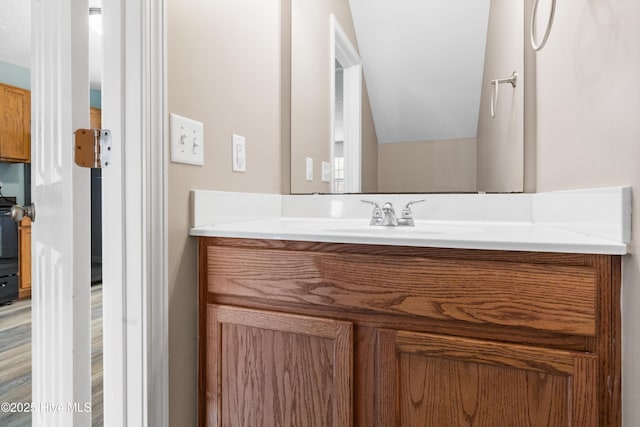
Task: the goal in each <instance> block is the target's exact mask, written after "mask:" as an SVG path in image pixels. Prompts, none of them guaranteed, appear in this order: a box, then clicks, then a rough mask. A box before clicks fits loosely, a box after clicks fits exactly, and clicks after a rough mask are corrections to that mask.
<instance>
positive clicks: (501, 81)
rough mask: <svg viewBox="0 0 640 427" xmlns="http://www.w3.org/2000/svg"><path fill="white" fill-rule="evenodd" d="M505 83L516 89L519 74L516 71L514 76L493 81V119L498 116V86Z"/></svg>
mask: <svg viewBox="0 0 640 427" xmlns="http://www.w3.org/2000/svg"><path fill="white" fill-rule="evenodd" d="M505 83H509V84H511V86H512V87H514V88H515V87H516V85H517V83H518V73H516V72H515V71H514V72H513V74H511V77H505V78H504V79H495V80H491V118H494V117H495V116H496V105H497V104H498V86H500V85H501V84H505Z"/></svg>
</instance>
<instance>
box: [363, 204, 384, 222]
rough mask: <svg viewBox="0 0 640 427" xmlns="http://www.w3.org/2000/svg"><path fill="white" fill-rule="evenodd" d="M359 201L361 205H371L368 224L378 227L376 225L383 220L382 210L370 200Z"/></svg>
mask: <svg viewBox="0 0 640 427" xmlns="http://www.w3.org/2000/svg"><path fill="white" fill-rule="evenodd" d="M360 201H361V202H362V203H369V204H370V205H373V212H371V221H370V222H369V225H378V223H379V222H381V221H382V218H383V215H382V209H380V205H379V204H378V202H374V201H371V200H360Z"/></svg>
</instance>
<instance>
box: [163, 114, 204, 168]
mask: <svg viewBox="0 0 640 427" xmlns="http://www.w3.org/2000/svg"><path fill="white" fill-rule="evenodd" d="M170 123H171V161H172V162H175V163H188V164H191V165H200V166H202V164H203V163H204V147H203V143H204V125H203V124H202V122H197V121H195V120H191V119H188V118H186V117H182V116H179V115H177V114H171V117H170Z"/></svg>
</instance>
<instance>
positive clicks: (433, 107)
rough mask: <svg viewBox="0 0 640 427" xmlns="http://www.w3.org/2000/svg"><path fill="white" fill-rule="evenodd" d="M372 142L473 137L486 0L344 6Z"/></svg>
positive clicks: (373, 1) (384, 0) (361, 1)
mask: <svg viewBox="0 0 640 427" xmlns="http://www.w3.org/2000/svg"><path fill="white" fill-rule="evenodd" d="M349 4H350V7H351V13H352V16H353V21H354V25H355V29H356V36H357V39H358V47H359V50H360V56H361V58H362V63H363V72H364V77H365V81H366V84H367V90H368V92H369V97H370V102H371V108H372V111H373V118H374V121H375V128H376V133H377V136H378V142H380V143H391V142H405V141H424V140H428V141H430V140H442V139H455V138H471V137H475V136H476V133H477V127H478V114H479V108H480V95H481V86H482V77H483V69H484V54H485V43H486V38H487V26H488V22H489V7H490V0H393V1H389V0H349Z"/></svg>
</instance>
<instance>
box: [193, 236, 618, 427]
mask: <svg viewBox="0 0 640 427" xmlns="http://www.w3.org/2000/svg"><path fill="white" fill-rule="evenodd" d="M199 241H200V254H199V262H200V266H199V267H200V269H199V272H200V273H199V274H200V298H201V302H202V304H201V306H203V305H204V306H206V304H207V303H215V304H226V305H234V306H241V307H247V308H253V309H261V310H269V311H276V312H282V313H297V314H301V315H307V316H315V317H323V318H331V319H336V320H342V321H347V322H352V323H353V324H354V338H355V341H354V345H355V349H354V355H355V365H354V366H355V372H354V393H355V394H354V407H353V410H354V414H355V416H354V423H355V425H359V426H370V425H382V426H397V425H400V424H398V423H397V422H398V421H397V420H396V418H394V417H395V416H396V414H397V413H398V411H399V409H398V408H399V407H400V406H399V405H400V401H399V400H398V401H396V402H395V403H393V404H391V405H387V406H386V407H380V405H378V404H377V402H379V399H380V393H382V391H385V392H386V391H389V390H395V387H396V384H401V383H400V382H399V380H398V375H399V374H400V373H401V370H399V369H398V368H397V366H400V365H399V364H400V363H401V362H402V363H407V364H409V365H406V366H413V365H411V363H418V362H415V361H414V360H413V359H416V360H421V359H422V358H423V356H421V355H420V354H419V352H418V353H417V354H416V353H414V352H406V353H397V354H398V355H396V349H395V345H396V334H397V333H398V332H399V331H407V332H422V333H428V334H431V335H447V336H449V337H451V338H470V339H475V340H479V341H482V342H483V343H484V342H486V341H489V342H491V344H490V345H489V346H486V345H485V346H484V348H485V350H486V351H487V352H488V354H484V353H480V354H476V353H474V354H476V356H477V357H478V359H472V360H462V359H455V358H454V359H450V358H440V359H437V360H436V361H437V363H444V362H442V361H448V362H447V363H449V362H451V363H452V364H453V366H454V367H456V369H458V367H459V366H460V364H461V363H468V364H471V366H475V365H477V366H478V367H482V369H485V367H486V366H489V367H491V368H492V369H498V368H499V369H504V370H505V372H507V373H509V372H511V370H516V371H517V372H526V375H527V376H526V378H527V379H526V381H527V384H529V387H531V391H528V393H534V394H535V393H541V394H539V396H540V397H539V398H537V401H538V403H539V406H534V405H533V403H532V402H530V406H529V408H530V409H531V410H532V411H533V410H534V409H535V410H539V411H540V413H539V414H534V413H531V414H529V417H530V418H531V419H532V420H534V421H533V422H534V424H532V425H553V424H544V422H543V421H542V420H544V419H546V418H545V416H544V414H545V413H549V412H550V411H551V412H554V411H556V410H555V409H553V408H555V406H553V405H554V404H555V403H554V402H555V400H556V399H555V398H554V402H551V401H550V400H549V399H548V396H553V395H554V393H556V392H557V393H558V394H559V395H562V392H561V391H558V390H561V389H562V387H565V388H566V385H567V384H569V383H567V381H569V380H568V378H570V379H571V380H570V381H569V382H570V383H571V384H570V385H571V387H572V390H573V391H574V392H576V393H579V394H581V395H583V399H582V400H580V401H575V402H574V404H573V405H572V408H573V409H572V410H571V412H570V413H569V412H566V411H565V412H563V413H566V414H569V415H567V417H568V418H567V420H569V421H567V423H570V424H564V425H598V426H600V427H620V426H621V373H620V366H621V357H620V353H621V335H620V321H621V320H620V284H621V277H620V274H621V257H619V256H608V255H585V254H554V253H535V252H509V251H484V250H483V251H480V250H461V249H460V250H459V249H435V248H415V247H395V246H394V247H392V246H376V245H352V244H334V243H318V242H290V241H272V240H253V239H233V238H200V239H199ZM212 247H216V248H219V249H220V248H224V249H225V250H226V249H233V250H237V251H240V252H245V251H246V252H245V254H244V255H243V256H241V257H240V258H239V259H243V260H246V261H248V262H245V263H238V264H236V266H235V267H233V268H231V267H230V266H229V265H226V266H225V264H224V262H220V263H219V264H217V265H216V267H215V271H212V269H211V265H210V261H211V248H212ZM265 252H267V253H269V255H268V256H263V255H264V253H265ZM220 254H224V255H228V254H229V252H225V251H222V252H218V253H217V255H216V256H218V255H220ZM278 257H280V260H279V261H278V262H275V263H273V262H272V261H274V260H277V258H278ZM299 257H300V258H299ZM361 257H365V258H367V257H369V260H368V262H365V263H364V264H362V263H360V262H359V261H360V259H361ZM387 258H391V259H393V260H394V262H392V263H379V262H377V261H378V260H380V259H387ZM300 259H304V262H302V263H300V262H299V260H300ZM340 259H341V260H340ZM252 260H253V261H252ZM334 260H337V261H335V262H336V263H338V264H337V265H338V267H337V268H334V267H332V265H333V264H334ZM396 260H398V262H395V261H396ZM424 260H427V261H429V264H428V265H429V269H427V270H429V271H430V270H431V267H432V266H435V268H439V270H436V271H439V272H438V274H439V275H440V276H439V277H440V278H443V277H446V274H447V267H446V266H448V267H450V268H451V269H455V268H457V267H458V266H459V265H463V266H466V267H469V266H475V268H477V269H478V270H483V269H484V270H485V275H484V276H483V275H482V274H480V275H479V277H481V280H484V281H485V282H486V283H488V284H489V285H491V284H493V283H495V282H496V281H497V282H498V283H502V284H503V286H504V285H505V283H506V281H505V277H507V279H506V280H507V281H508V280H511V282H510V283H512V285H513V286H514V288H518V287H519V286H521V285H522V283H524V284H525V285H527V286H528V289H529V290H530V292H531V293H530V295H528V296H526V297H527V298H530V299H533V298H534V296H535V295H536V294H537V296H538V297H539V298H540V301H541V303H540V304H542V305H544V307H548V306H547V305H546V304H550V305H551V306H552V307H555V308H552V310H557V311H561V310H563V309H566V310H567V311H569V312H573V311H574V310H575V307H574V300H575V298H574V295H578V298H577V299H578V300H579V302H578V305H579V306H583V308H584V307H589V309H588V310H587V311H588V312H589V313H590V314H589V315H588V316H590V317H591V319H592V326H589V328H592V329H591V332H590V333H589V334H580V333H578V332H576V331H577V329H576V328H575V327H573V329H571V327H570V328H569V329H567V328H566V327H564V326H563V327H562V328H555V329H554V327H553V326H552V327H551V329H554V330H549V329H541V328H540V326H539V325H536V326H535V327H532V325H531V324H530V323H529V322H526V321H522V322H521V323H518V324H517V325H516V324H514V322H511V323H510V322H506V323H509V324H500V323H495V321H493V320H490V321H487V320H486V319H480V320H481V321H480V322H478V321H477V320H478V318H477V317H476V314H475V313H471V314H468V313H466V312H464V311H461V312H460V313H462V314H463V315H458V314H455V315H451V313H458V312H456V311H455V310H454V311H451V309H450V308H451V307H450V306H447V307H445V309H444V310H441V311H437V310H436V311H435V312H436V313H437V315H436V316H438V317H425V316H422V315H416V314H415V313H414V312H413V310H412V309H411V310H409V309H405V308H406V306H404V301H402V300H401V299H400V298H399V299H397V301H394V302H393V304H392V306H391V308H390V306H388V305H387V304H386V302H384V301H382V303H380V299H377V297H378V296H380V295H378V294H375V291H376V289H379V288H380V280H379V279H380V278H382V282H383V283H384V284H385V286H387V288H388V289H391V293H393V292H397V291H398V289H397V288H398V284H399V285H400V288H401V289H405V290H406V289H411V290H413V289H417V288H418V286H417V283H420V284H421V286H423V284H424V283H427V284H429V283H434V280H435V279H433V278H432V279H430V280H431V281H429V279H428V280H425V281H421V280H418V279H415V280H414V282H415V283H414V282H411V283H412V284H411V285H410V286H407V285H406V283H405V282H404V281H402V280H398V277H400V278H403V277H405V276H402V274H404V273H402V272H403V268H404V266H409V267H411V265H415V264H422V263H423V262H424ZM340 262H341V263H342V264H340ZM207 264H209V265H207ZM376 265H377V266H378V269H379V270H385V271H383V272H382V273H381V274H377V275H376V274H375V273H373V274H372V272H373V271H375V266H376ZM424 265H427V264H424ZM438 265H439V267H438ZM523 266H524V267H525V268H524V269H522V267H523ZM276 267H277V268H276ZM301 267H302V268H301ZM363 267H364V268H363ZM391 267H394V268H391ZM400 267H401V268H400ZM485 267H488V269H487V268H485ZM270 268H273V269H277V270H278V271H277V273H276V274H274V275H270V274H265V272H269V269H270ZM233 269H235V270H236V272H241V273H238V274H235V273H233V272H231V273H229V274H227V272H228V271H229V270H233ZM398 271H400V272H401V273H402V274H400V275H395V273H397V272H398ZM471 271H472V269H470V270H468V271H467V273H468V274H473V273H472V272H471ZM488 271H491V272H494V273H496V272H497V274H494V275H493V276H492V275H491V274H489V273H487V272H488ZM530 271H534V272H535V274H534V275H531V276H529V272H530ZM309 272H312V274H311V275H309ZM546 272H552V273H553V274H552V276H551V277H552V283H554V285H553V286H555V283H559V286H560V287H561V288H562V286H563V283H564V288H563V289H564V291H563V292H564V294H565V295H564V298H563V297H562V296H561V295H558V293H559V292H558V291H557V289H556V292H555V293H554V292H553V291H551V292H547V290H548V288H547V287H548V286H549V281H548V280H547V279H548V277H547V276H546V274H545V273H546ZM212 273H213V274H212ZM574 273H576V274H574ZM563 274H564V275H565V277H561V276H562V275H563ZM357 276H361V277H365V278H367V280H362V279H358V278H356V277H357ZM417 276H421V277H422V276H427V274H426V273H424V274H422V275H420V274H418V275H417ZM310 277H311V279H310ZM454 277H457V276H456V275H455V274H454ZM534 277H535V279H533V278H534ZM345 278H346V280H344V279H345ZM528 278H531V279H532V280H531V281H529V280H528ZM369 279H370V280H369ZM490 279H492V280H490ZM212 280H213V281H212ZM536 280H537V281H538V284H542V285H543V286H539V287H536V286H535V285H534V284H533V283H534V282H535V281H536ZM372 283H373V284H372ZM435 283H441V282H440V281H438V280H436V281H435ZM452 283H454V285H453V286H450V287H449V288H452V287H453V288H455V287H458V288H464V287H465V286H468V285H467V284H468V283H478V281H477V280H476V279H475V278H473V277H472V278H471V279H470V278H468V276H467V282H465V281H464V280H459V281H458V280H456V281H454V282H452ZM212 284H215V286H213V287H212ZM545 284H546V285H547V287H545V286H544V285H545ZM414 285H415V286H414ZM219 286H220V287H219ZM585 288H586V289H587V291H586V292H585ZM467 289H473V285H471V287H468V288H467ZM354 290H356V291H362V292H360V293H357V292H356V295H357V297H356V298H352V299H350V298H349V296H350V295H352V294H353V291H354ZM372 291H374V292H372ZM442 292H443V294H444V293H445V292H446V290H445V288H444V286H443V287H442ZM367 293H368V294H367ZM454 293H455V290H454ZM458 295H461V294H458ZM477 295H482V297H483V298H484V299H485V300H487V299H488V300H489V304H494V303H495V300H494V299H491V298H492V297H493V294H491V293H490V292H489V293H482V292H480V293H478V294H477ZM362 298H364V302H362V301H360V300H361V299H362ZM354 300H355V301H354ZM345 301H346V302H345ZM398 301H399V302H398ZM471 301H473V299H471ZM387 302H388V301H387ZM454 303H456V304H457V303H460V300H455V301H454ZM463 303H464V304H468V301H463ZM376 304H378V305H376ZM480 305H482V302H480ZM397 306H399V307H401V309H400V310H398V309H397ZM409 307H412V306H411V304H410V305H409ZM433 307H435V305H432V306H431V307H429V308H428V309H429V310H433ZM474 308H475V307H474ZM422 309H423V308H418V310H422ZM446 309H449V310H446ZM498 309H501V308H500V307H499V308H498ZM502 309H504V307H502ZM581 310H582V309H581ZM443 314H444V315H443ZM504 314H505V315H506V316H508V315H509V313H507V312H505V313H504ZM516 314H517V313H516ZM494 316H495V315H494ZM578 317H579V316H578ZM201 318H202V317H201ZM560 318H561V319H562V316H561V315H560ZM520 320H523V319H520ZM565 320H566V318H565ZM554 321H555V317H554V316H550V318H549V322H550V323H553V322H554ZM491 322H494V323H491ZM578 323H580V321H579V322H578ZM584 326H585V324H584V323H582V326H580V327H584ZM200 327H201V328H202V324H201V325H200ZM545 328H546V327H545ZM382 329H395V331H388V333H389V335H388V336H387V338H385V334H384V333H383V332H380V334H378V333H377V332H378V330H382ZM204 330H205V331H206V327H205V329H204ZM385 339H386V340H387V344H386V345H385ZM389 342H392V343H393V345H392V346H390V345H389V344H388V343H389ZM493 343H497V344H499V345H498V346H494V345H493ZM509 343H511V344H515V346H513V347H514V348H515V349H516V351H515V353H513V351H514V350H510V351H511V352H512V353H511V359H514V358H516V356H518V355H519V353H518V351H520V350H518V348H519V346H530V347H534V348H536V347H538V349H539V350H540V349H541V350H545V349H547V350H551V351H556V350H560V353H561V354H566V353H562V352H566V351H568V352H569V354H575V355H576V357H575V358H574V359H573V371H572V372H573V374H566V373H564V372H563V371H566V370H569V365H571V363H569V362H568V361H567V360H565V359H566V358H564V359H563V358H561V359H563V360H564V361H562V360H561V361H560V362H557V361H556V360H555V359H554V357H550V356H548V354H554V355H555V354H556V353H548V354H547V358H546V359H545V358H544V357H543V358H542V369H541V371H543V372H541V371H540V369H539V370H538V371H536V370H535V369H533V370H531V369H525V367H527V368H530V367H534V368H535V367H536V366H537V364H536V363H535V362H534V361H533V360H530V359H531V358H529V359H526V358H525V361H522V360H520V361H519V362H517V364H515V367H512V366H504V365H505V364H506V365H508V363H505V362H504V360H503V359H502V353H500V352H499V349H501V348H502V347H500V345H504V344H506V345H509ZM485 344H486V343H485ZM407 349H408V347H407ZM488 349H489V350H488ZM490 349H493V350H490ZM454 350H455V349H454ZM443 351H444V350H443ZM448 351H449V353H447V354H455V351H452V350H451V349H449V350H448ZM201 352H202V350H201ZM496 352H497V354H496ZM585 353H587V354H585ZM588 353H591V354H588ZM385 354H387V356H385ZM582 354H585V358H584V360H582ZM400 356H402V357H400ZM538 356H539V355H537V354H536V355H535V357H538ZM447 357H449V356H447ZM518 357H519V356H518ZM484 358H487V359H489V360H490V361H491V363H490V364H487V363H483V362H484ZM569 359H571V358H569ZM385 360H386V361H387V362H385V363H381V361H385ZM390 360H396V362H394V363H391V362H389V361H390ZM407 360H412V361H411V362H408V361H407ZM429 363H435V362H434V360H430V361H429ZM511 363H515V362H511ZM558 365H559V367H558ZM389 366H392V367H393V369H389ZM417 366H419V363H418V365H417ZM474 369H475V368H474ZM547 369H548V370H550V371H551V372H547V371H545V370H547ZM391 371H393V372H395V373H393V374H392V373H391ZM467 371H469V368H468V367H465V368H464V369H462V370H461V372H467ZM202 372H205V371H204V369H202V370H201V375H202ZM487 372H489V371H487ZM492 372H494V373H495V372H497V371H492ZM501 372H502V371H501ZM396 374H397V375H396ZM483 375H485V376H486V377H487V378H488V377H492V376H495V375H493V374H491V375H488V374H483ZM505 375H506V377H504V378H511V377H510V376H509V375H510V374H505ZM499 376H500V377H501V376H502V375H499ZM529 377H531V378H532V379H529ZM201 378H202V377H201ZM516 378H520V379H516ZM522 378H525V377H523V376H522V375H520V374H518V375H516V376H515V377H513V378H512V379H510V380H509V381H511V382H515V383H517V384H521V381H525V380H523V379H522ZM537 378H541V379H537ZM562 378H564V380H559V379H562ZM563 381H564V382H563ZM372 382H373V384H375V386H374V387H373V388H374V389H375V390H372V389H371V383H372ZM203 388H206V387H203ZM465 389H468V390H474V389H473V387H471V383H469V386H468V387H467V386H465ZM545 390H547V391H545ZM548 390H551V391H548ZM588 392H592V394H591V395H589V394H588ZM392 394H393V395H394V396H396V392H395V391H393V393H392ZM203 396H204V394H201V401H202V398H203ZM465 399H466V400H465V402H466V401H468V399H467V398H466V397H465ZM372 402H373V403H372ZM465 405H466V404H465ZM545 405H546V406H545ZM463 406H464V405H463ZM465 407H466V406H465ZM536 408H537V409H536ZM565 409H566V408H565ZM556 412H557V411H556ZM594 414H596V416H597V419H596V421H595V424H594V421H593V418H594ZM563 416H564V415H563ZM536 420H537V421H536ZM571 420H573V421H571ZM576 420H580V421H579V422H578V421H576ZM580 423H581V424H580ZM202 425H204V424H202ZM417 425H421V424H419V423H418V424H417ZM434 425H439V424H434ZM441 425H468V424H456V423H453V424H441ZM473 425H481V424H473ZM489 425H492V424H489ZM495 425H501V424H495ZM506 425H514V424H506Z"/></svg>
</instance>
